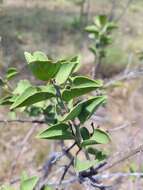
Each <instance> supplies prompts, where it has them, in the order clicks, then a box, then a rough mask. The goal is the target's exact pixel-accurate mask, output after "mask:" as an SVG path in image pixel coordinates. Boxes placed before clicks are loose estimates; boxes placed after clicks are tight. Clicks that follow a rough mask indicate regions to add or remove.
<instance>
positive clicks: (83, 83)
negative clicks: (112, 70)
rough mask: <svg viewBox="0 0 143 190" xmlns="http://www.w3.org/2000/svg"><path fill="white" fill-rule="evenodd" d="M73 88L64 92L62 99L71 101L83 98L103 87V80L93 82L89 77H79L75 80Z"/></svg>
mask: <svg viewBox="0 0 143 190" xmlns="http://www.w3.org/2000/svg"><path fill="white" fill-rule="evenodd" d="M72 83H73V84H72V86H71V88H70V89H65V90H64V91H63V92H62V98H63V99H64V100H65V101H70V100H71V99H73V98H75V97H79V96H82V95H84V94H86V93H89V92H91V91H93V90H96V89H99V88H101V87H103V82H102V81H101V80H91V79H89V78H88V77H83V76H78V77H75V78H74V79H73V82H72Z"/></svg>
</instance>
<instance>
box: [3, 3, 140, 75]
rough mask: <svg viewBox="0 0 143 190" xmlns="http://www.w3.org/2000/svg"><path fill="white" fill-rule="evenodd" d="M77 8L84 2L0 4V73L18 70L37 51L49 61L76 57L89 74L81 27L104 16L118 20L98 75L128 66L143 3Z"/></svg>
mask: <svg viewBox="0 0 143 190" xmlns="http://www.w3.org/2000/svg"><path fill="white" fill-rule="evenodd" d="M81 2H84V1H83V0H54V1H53V0H3V1H1V5H0V37H1V38H0V39H1V41H0V57H1V58H0V66H1V70H0V72H1V73H2V72H3V70H6V69H7V68H8V66H10V65H13V66H14V65H17V66H18V67H19V68H20V67H21V65H23V64H22V63H23V62H24V56H23V52H24V51H35V50H41V51H44V52H45V53H47V54H48V55H50V56H52V57H57V56H58V57H64V56H71V55H74V54H78V53H79V54H81V55H82V59H83V60H82V61H83V63H84V66H85V67H86V69H87V72H88V73H90V69H89V68H88V65H90V64H92V62H93V61H94V58H93V55H92V54H91V53H90V52H89V50H88V44H89V39H88V34H87V33H86V32H85V31H84V27H85V26H86V25H88V24H90V23H91V22H92V18H93V16H95V15H98V14H107V15H109V16H113V17H114V18H113V19H115V20H116V19H117V20H118V21H117V22H118V29H117V30H116V31H115V32H114V34H113V38H114V40H113V44H112V45H111V46H110V47H109V48H108V53H107V59H106V60H104V62H105V64H104V66H105V68H103V72H104V75H105V77H109V76H111V75H113V74H114V72H115V73H116V72H118V71H120V70H121V69H122V68H123V67H124V66H125V65H126V64H127V62H128V55H129V54H136V53H137V51H140V50H142V43H143V33H142V31H143V17H142V15H143V12H142V6H143V1H142V0H135V1H131V2H130V4H129V5H128V0H120V1H116V5H114V4H113V3H114V1H113V0H87V1H85V3H83V4H84V5H83V6H82V3H81ZM112 14H113V15H112ZM89 67H90V66H89ZM106 68H108V71H107V69H106ZM105 71H106V73H105Z"/></svg>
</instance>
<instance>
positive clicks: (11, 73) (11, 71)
mask: <svg viewBox="0 0 143 190" xmlns="http://www.w3.org/2000/svg"><path fill="white" fill-rule="evenodd" d="M17 74H18V71H17V70H16V68H14V67H10V68H9V69H8V71H7V72H6V79H7V80H10V79H12V78H13V77H15V76H16V75H17Z"/></svg>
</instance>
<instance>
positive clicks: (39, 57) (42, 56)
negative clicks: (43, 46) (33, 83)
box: [24, 51, 49, 63]
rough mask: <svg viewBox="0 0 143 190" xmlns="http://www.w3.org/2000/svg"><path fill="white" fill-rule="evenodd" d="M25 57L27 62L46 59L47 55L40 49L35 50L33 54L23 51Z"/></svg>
mask: <svg viewBox="0 0 143 190" xmlns="http://www.w3.org/2000/svg"><path fill="white" fill-rule="evenodd" d="M24 55H25V59H26V61H27V63H31V62H34V61H48V60H49V59H48V57H47V56H46V55H45V54H44V53H43V52H41V51H35V52H34V53H33V55H32V54H31V53H28V52H25V53H24Z"/></svg>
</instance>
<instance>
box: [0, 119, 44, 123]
mask: <svg viewBox="0 0 143 190" xmlns="http://www.w3.org/2000/svg"><path fill="white" fill-rule="evenodd" d="M0 123H37V124H45V121H44V120H36V119H34V120H26V119H3V120H2V119H1V120H0Z"/></svg>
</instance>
